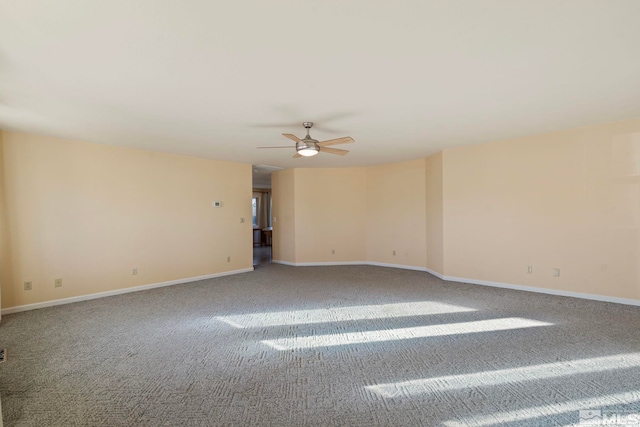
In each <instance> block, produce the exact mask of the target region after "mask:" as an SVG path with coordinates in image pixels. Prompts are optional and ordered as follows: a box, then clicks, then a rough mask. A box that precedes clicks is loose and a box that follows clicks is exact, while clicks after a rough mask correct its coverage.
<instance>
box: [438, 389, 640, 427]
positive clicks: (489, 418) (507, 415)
mask: <svg viewBox="0 0 640 427" xmlns="http://www.w3.org/2000/svg"><path fill="white" fill-rule="evenodd" d="M635 402H640V391H630V392H625V393H617V394H609V395H603V396H597V397H589V398H586V399H576V400H570V401H567V402H561V403H551V404H548V405H541V406H533V407H529V408H521V409H516V410H513V411H508V412H497V413H495V414H491V415H485V416H478V417H469V418H462V419H458V420H450V421H445V422H444V425H445V426H447V427H470V426H474V427H484V426H503V425H505V424H507V423H514V422H517V421H524V420H529V419H533V418H539V417H548V416H551V415H558V414H562V413H568V412H573V411H575V412H576V421H577V420H578V411H585V410H590V409H593V408H601V407H603V406H610V405H628V404H630V403H635ZM530 425H536V424H530ZM591 425H593V424H591ZM598 425H602V424H598Z"/></svg>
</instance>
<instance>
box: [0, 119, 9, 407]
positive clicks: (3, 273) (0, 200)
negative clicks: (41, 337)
mask: <svg viewBox="0 0 640 427" xmlns="http://www.w3.org/2000/svg"><path fill="white" fill-rule="evenodd" d="M3 136H4V134H3V132H2V131H1V130H0V307H2V284H3V283H4V282H5V280H8V281H9V282H10V281H11V276H10V269H9V268H8V266H9V252H8V247H7V244H8V242H7V240H8V239H7V231H8V230H7V216H6V212H7V205H6V203H5V191H4V160H3V158H4V156H3V152H4V150H3V144H2V139H3ZM0 314H1V313H0ZM1 418H2V414H1V413H0V419H1Z"/></svg>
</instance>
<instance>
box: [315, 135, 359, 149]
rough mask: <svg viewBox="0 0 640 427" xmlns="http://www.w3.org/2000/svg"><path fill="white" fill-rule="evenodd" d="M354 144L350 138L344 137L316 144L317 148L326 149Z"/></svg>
mask: <svg viewBox="0 0 640 427" xmlns="http://www.w3.org/2000/svg"><path fill="white" fill-rule="evenodd" d="M350 142H354V141H353V138H351V137H350V136H344V137H342V138H336V139H329V140H327V141H322V142H318V146H319V147H328V146H330V145H338V144H348V143H350Z"/></svg>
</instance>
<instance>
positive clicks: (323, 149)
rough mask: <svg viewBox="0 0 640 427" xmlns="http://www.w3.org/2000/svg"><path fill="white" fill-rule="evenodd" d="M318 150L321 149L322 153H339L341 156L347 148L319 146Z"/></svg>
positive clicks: (346, 151) (345, 152)
mask: <svg viewBox="0 0 640 427" xmlns="http://www.w3.org/2000/svg"><path fill="white" fill-rule="evenodd" d="M320 151H322V152H323V153H330V154H339V155H341V156H344V155H345V154H347V153H348V152H349V150H340V149H338V148H327V147H320Z"/></svg>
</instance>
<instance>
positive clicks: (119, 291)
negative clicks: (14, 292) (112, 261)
mask: <svg viewBox="0 0 640 427" xmlns="http://www.w3.org/2000/svg"><path fill="white" fill-rule="evenodd" d="M250 271H253V267H251V268H243V269H241V270H231V271H224V272H222V273H213V274H207V275H204V276H196V277H188V278H186V279H177V280H169V281H168V282H160V283H152V284H149V285H142V286H134V287H131V288H124V289H115V290H113V291H105V292H97V293H95V294H88V295H80V296H77V297H70V298H62V299H56V300H53V301H45V302H38V303H35V304H26V305H19V306H16V307H9V308H4V309H2V314H3V315H4V314H11V313H18V312H20V311H27V310H35V309H37V308H44V307H52V306H54V305H62V304H71V303H74V302H80V301H88V300H92V299H97V298H105V297H111V296H114V295H121V294H128V293H130V292H139V291H146V290H147V289H154V288H162V287H165V286H172V285H179V284H182V283H189V282H196V281H198V280H206V279H213V278H215V277H223V276H231V275H233V274H240V273H248V272H250Z"/></svg>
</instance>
